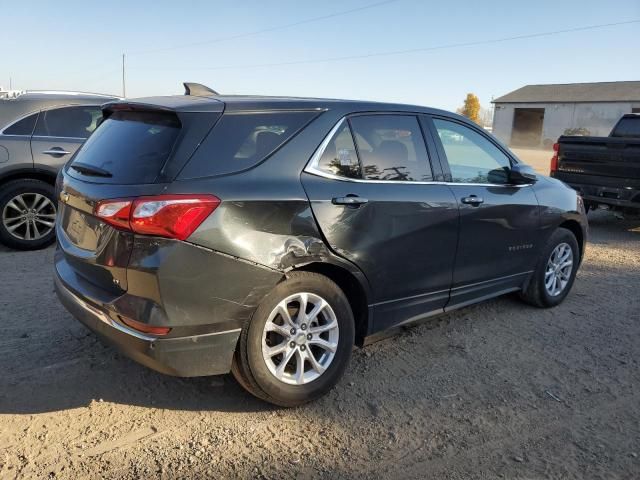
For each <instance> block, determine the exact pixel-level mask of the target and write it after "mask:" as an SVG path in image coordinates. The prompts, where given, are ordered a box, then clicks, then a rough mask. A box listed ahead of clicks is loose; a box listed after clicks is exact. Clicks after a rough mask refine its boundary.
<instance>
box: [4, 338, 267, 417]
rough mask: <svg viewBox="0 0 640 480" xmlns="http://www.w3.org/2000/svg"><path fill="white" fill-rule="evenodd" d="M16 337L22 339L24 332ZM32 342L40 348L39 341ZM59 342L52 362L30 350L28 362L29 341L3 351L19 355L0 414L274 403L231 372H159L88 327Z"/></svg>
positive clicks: (252, 407)
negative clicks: (63, 348) (97, 406)
mask: <svg viewBox="0 0 640 480" xmlns="http://www.w3.org/2000/svg"><path fill="white" fill-rule="evenodd" d="M20 340H22V341H24V342H28V341H29V338H21V339H20ZM59 340H61V339H59ZM52 341H54V342H55V341H56V339H52ZM38 344H39V345H40V346H41V347H43V348H46V346H44V345H43V344H42V343H41V342H38ZM64 344H66V345H67V347H71V350H72V352H70V353H71V354H67V355H64V356H60V353H61V352H60V351H58V349H56V348H52V350H51V351H50V352H49V353H50V354H51V355H54V356H56V357H57V359H58V361H54V362H53V363H47V362H46V360H45V361H43V357H42V356H40V355H33V356H31V358H32V359H33V361H32V362H31V363H28V362H29V360H28V358H24V357H26V356H27V355H25V351H26V352H28V351H30V350H31V349H32V347H31V346H27V347H26V348H25V349H23V350H21V351H19V352H15V354H14V356H13V358H8V357H7V356H6V355H5V360H7V361H8V362H9V363H13V364H14V365H15V364H16V361H17V360H20V359H23V360H24V362H21V365H20V366H18V367H17V368H13V369H11V370H10V371H8V372H6V374H5V375H3V378H2V380H0V414H36V413H44V412H51V411H60V410H69V409H74V408H82V407H90V406H91V405H92V404H93V403H96V402H99V403H102V402H111V403H118V404H126V405H137V406H142V407H149V408H158V409H170V410H207V411H229V412H231V411H233V412H257V411H268V410H271V409H273V408H274V407H273V406H271V405H268V404H266V403H265V402H262V401H260V400H258V399H256V398H254V397H253V396H251V395H250V394H248V393H247V392H246V391H244V390H243V389H242V387H241V386H240V385H239V384H238V383H237V382H236V381H235V379H234V378H233V377H232V376H231V375H220V376H215V377H198V378H177V377H171V376H167V375H163V374H160V373H157V372H155V371H152V370H149V369H147V368H145V367H143V366H141V365H138V364H137V363H135V362H133V361H132V360H130V359H128V358H126V357H124V356H122V355H121V354H119V353H117V352H116V351H114V350H113V349H112V348H111V347H108V346H106V345H102V344H101V343H100V341H99V340H98V338H97V337H95V336H94V335H93V334H92V333H90V332H87V334H85V335H83V336H82V338H80V339H77V338H76V339H75V340H73V341H70V340H69V339H66V340H65V341H64ZM5 354H6V352H5ZM9 354H10V355H11V350H9Z"/></svg>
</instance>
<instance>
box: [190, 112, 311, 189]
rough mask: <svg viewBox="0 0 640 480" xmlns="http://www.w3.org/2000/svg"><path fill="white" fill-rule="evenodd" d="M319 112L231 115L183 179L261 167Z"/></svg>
mask: <svg viewBox="0 0 640 480" xmlns="http://www.w3.org/2000/svg"><path fill="white" fill-rule="evenodd" d="M317 114H318V112H260V113H227V114H224V115H223V116H222V118H221V119H220V121H219V122H218V124H217V125H216V126H215V128H214V129H213V131H212V132H211V133H210V134H209V136H208V137H207V138H206V140H205V141H204V143H203V144H202V145H201V146H200V148H198V150H197V151H196V153H195V154H194V156H193V158H192V159H191V161H190V162H189V163H188V164H187V165H186V166H185V168H184V169H183V171H182V173H181V174H180V178H198V177H209V176H214V175H223V174H227V173H234V172H238V171H240V170H244V169H246V168H249V167H252V166H254V165H257V164H258V163H260V162H261V161H262V160H264V159H265V158H267V157H268V156H269V155H270V154H271V153H273V152H274V151H275V150H277V149H278V148H279V147H281V146H282V145H283V144H284V143H285V142H286V141H287V140H289V139H290V138H291V137H293V136H294V135H295V134H296V133H297V132H298V131H299V130H300V129H301V128H303V127H304V126H305V125H306V124H307V123H309V122H310V121H311V120H312V119H313V118H314V117H315V116H316V115H317Z"/></svg>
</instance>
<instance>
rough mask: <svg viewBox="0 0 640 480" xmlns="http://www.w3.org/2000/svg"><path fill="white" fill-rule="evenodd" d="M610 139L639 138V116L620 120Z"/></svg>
mask: <svg viewBox="0 0 640 480" xmlns="http://www.w3.org/2000/svg"><path fill="white" fill-rule="evenodd" d="M611 136H612V137H626V138H632V137H640V116H638V117H625V118H622V119H621V120H620V121H619V122H618V124H617V125H616V128H614V129H613V132H611Z"/></svg>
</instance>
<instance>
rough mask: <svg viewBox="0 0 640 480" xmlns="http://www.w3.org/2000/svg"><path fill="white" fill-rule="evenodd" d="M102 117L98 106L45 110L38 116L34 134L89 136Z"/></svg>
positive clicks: (44, 135) (68, 136)
mask: <svg viewBox="0 0 640 480" xmlns="http://www.w3.org/2000/svg"><path fill="white" fill-rule="evenodd" d="M100 118H102V111H101V110H100V107H97V106H80V107H63V108H54V109H51V110H45V111H43V112H41V113H40V116H39V117H38V124H37V125H36V131H35V132H34V135H36V136H39V137H67V138H87V137H89V135H90V134H91V132H93V131H94V130H95V128H96V126H97V124H98V120H99V119H100Z"/></svg>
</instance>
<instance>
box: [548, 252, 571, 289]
mask: <svg viewBox="0 0 640 480" xmlns="http://www.w3.org/2000/svg"><path fill="white" fill-rule="evenodd" d="M572 270H573V250H571V247H570V246H569V244H568V243H561V244H559V245H558V246H557V247H556V248H554V249H553V252H551V255H550V256H549V261H548V262H547V268H546V270H545V273H544V287H545V289H546V290H547V293H548V294H549V295H551V296H552V297H557V296H558V295H560V294H561V293H562V292H563V291H564V289H565V288H566V287H567V284H568V283H569V279H570V278H571V272H572Z"/></svg>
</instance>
